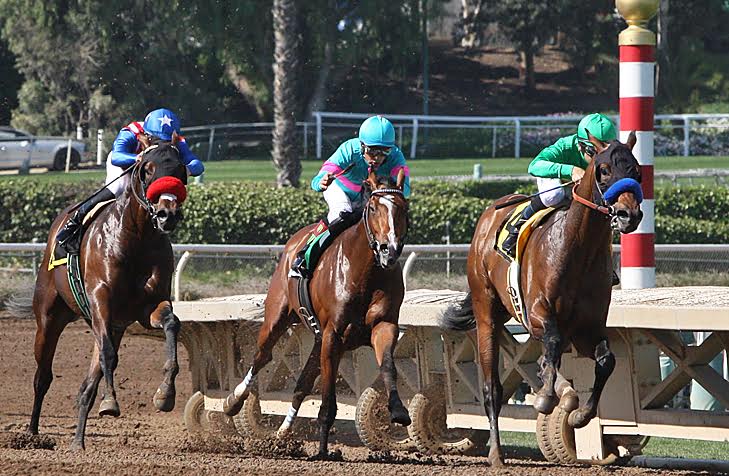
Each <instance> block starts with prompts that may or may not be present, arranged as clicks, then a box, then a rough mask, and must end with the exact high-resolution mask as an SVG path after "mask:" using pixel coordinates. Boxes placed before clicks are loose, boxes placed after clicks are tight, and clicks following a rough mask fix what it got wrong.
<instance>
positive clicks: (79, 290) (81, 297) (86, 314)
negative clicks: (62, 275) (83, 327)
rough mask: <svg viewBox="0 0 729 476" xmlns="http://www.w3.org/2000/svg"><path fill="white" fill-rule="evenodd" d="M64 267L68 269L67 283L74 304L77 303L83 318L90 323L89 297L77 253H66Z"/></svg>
mask: <svg viewBox="0 0 729 476" xmlns="http://www.w3.org/2000/svg"><path fill="white" fill-rule="evenodd" d="M66 268H67V269H68V284H69V285H70V287H71V293H72V294H73V299H74V300H75V301H76V304H78V307H79V308H80V309H81V313H82V314H83V318H84V319H86V321H88V322H89V323H91V305H90V304H89V297H88V296H87V295H86V290H85V289H84V283H83V278H82V277H81V267H80V266H79V259H78V255H75V254H69V255H68V264H67V266H66Z"/></svg>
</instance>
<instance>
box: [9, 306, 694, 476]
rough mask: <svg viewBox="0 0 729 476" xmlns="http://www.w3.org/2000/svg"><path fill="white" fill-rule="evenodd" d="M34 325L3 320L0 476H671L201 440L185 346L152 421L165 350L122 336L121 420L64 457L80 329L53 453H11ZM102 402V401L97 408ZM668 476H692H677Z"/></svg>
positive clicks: (18, 434)
mask: <svg viewBox="0 0 729 476" xmlns="http://www.w3.org/2000/svg"><path fill="white" fill-rule="evenodd" d="M34 335H35V322H34V321H32V320H13V319H2V320H0V375H2V383H0V431H1V433H0V473H1V474H23V475H25V474H34V475H38V474H78V473H84V474H106V475H108V474H115V475H130V476H140V475H146V474H198V475H199V474H210V475H212V474H226V475H227V474H231V475H233V474H235V475H240V474H253V475H257V474H260V475H272V474H312V475H314V474H316V475H322V474H328V475H344V474H346V475H348V476H355V475H366V476H377V475H407V476H415V475H428V476H431V475H432V474H434V473H438V474H441V473H447V474H463V475H473V474H486V473H488V474H509V475H537V474H539V475H544V474H554V475H570V476H576V475H588V474H589V475H595V474H597V475H600V474H603V475H638V474H667V473H666V472H665V471H653V470H645V469H638V468H615V467H613V468H598V467H587V466H573V467H560V466H555V465H550V464H548V463H546V462H545V461H543V460H542V459H541V457H540V456H539V455H538V454H535V452H534V451H533V450H528V449H518V448H509V447H507V448H506V457H507V464H508V466H507V467H506V468H504V469H499V470H496V469H494V468H490V467H489V466H488V464H487V463H486V460H485V458H480V457H429V456H423V455H417V454H405V453H402V454H400V453H398V454H394V453H393V454H379V453H378V454H375V453H372V452H370V451H369V450H367V449H366V448H364V447H362V446H360V445H359V444H358V443H357V438H356V436H353V434H352V432H353V429H352V426H351V424H349V423H347V422H337V423H336V424H335V434H334V435H333V443H332V444H331V445H330V449H332V450H337V449H338V450H340V451H341V452H342V456H343V460H344V461H327V462H319V461H308V459H307V457H308V455H312V454H314V453H315V452H316V449H317V443H316V441H315V440H314V439H312V440H308V441H304V442H303V443H301V444H300V445H296V444H293V445H291V446H290V448H289V449H291V448H293V450H295V451H286V452H284V453H285V454H282V452H280V451H279V452H277V451H275V449H272V448H271V447H270V445H269V444H268V443H266V442H258V443H254V442H246V441H243V440H242V439H240V438H237V437H227V438H224V437H221V436H208V437H200V436H194V435H190V434H188V433H187V431H186V430H185V427H184V424H183V422H182V410H183V408H184V405H185V402H186V401H187V398H188V397H189V396H190V394H191V391H192V390H191V382H190V376H189V373H188V372H187V368H188V361H187V356H186V353H185V352H184V348H182V347H181V352H180V367H181V372H180V375H179V377H178V380H177V383H178V385H177V392H178V393H177V406H176V408H175V410H174V411H172V412H171V413H166V414H165V413H160V412H157V411H156V410H155V408H154V405H153V404H152V395H153V394H154V391H155V390H156V388H157V385H158V384H159V382H160V379H161V378H162V365H163V362H164V351H163V346H162V342H156V341H152V340H149V339H144V338H140V337H129V336H127V337H125V340H124V341H123V342H122V347H121V351H120V360H119V367H118V369H117V373H116V382H118V386H117V395H118V398H119V403H120V405H121V409H122V416H121V417H119V418H116V419H113V418H109V417H106V418H103V419H102V418H99V417H98V416H96V408H94V409H93V410H92V412H91V416H90V418H89V424H88V427H87V434H86V451H85V452H82V453H78V452H72V451H70V450H69V443H70V441H71V438H72V435H73V432H74V428H75V425H76V418H77V417H76V410H75V408H74V402H75V398H76V392H77V391H78V387H79V385H80V384H81V381H82V379H83V378H84V376H85V373H86V370H87V368H88V365H89V359H90V355H91V348H92V336H91V332H90V330H89V329H88V328H87V327H86V325H85V324H84V323H81V322H76V323H73V324H71V325H69V326H68V327H67V328H66V331H65V332H64V334H63V335H62V336H61V341H60V343H59V346H58V351H57V353H56V360H55V366H54V370H55V380H54V381H53V384H52V385H51V388H50V391H49V392H48V395H47V397H46V400H45V404H44V407H43V413H42V415H41V433H42V434H43V435H47V436H48V437H50V438H52V439H53V440H54V441H55V443H56V447H55V449H53V450H43V449H13V448H12V446H14V445H15V444H17V443H18V442H21V441H23V431H24V429H25V427H26V425H27V423H28V421H29V419H30V410H31V407H32V401H33V386H32V380H33V373H34V372H35V360H34V358H33V338H34ZM97 403H98V401H97ZM671 474H696V473H690V472H685V471H684V472H681V471H676V472H672V473H671Z"/></svg>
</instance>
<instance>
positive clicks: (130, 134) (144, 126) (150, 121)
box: [105, 109, 205, 197]
mask: <svg viewBox="0 0 729 476" xmlns="http://www.w3.org/2000/svg"><path fill="white" fill-rule="evenodd" d="M173 132H177V134H178V135H179V134H180V121H179V119H177V116H176V115H175V113H173V112H172V111H170V110H169V109H155V110H154V111H152V112H150V113H149V114H147V117H146V118H145V119H144V123H141V122H131V123H129V124H128V125H126V126H124V127H123V128H122V129H121V130H120V131H119V134H117V136H116V139H114V145H113V146H112V149H111V152H109V155H108V156H107V158H106V182H105V183H109V182H111V181H112V180H114V179H116V178H117V177H119V176H120V175H121V174H122V172H124V171H125V170H126V169H128V168H129V167H131V166H132V165H134V162H135V161H136V160H137V156H138V155H139V153H140V152H141V151H142V145H141V143H140V141H139V136H140V135H143V134H147V135H152V136H155V137H159V138H160V139H162V140H164V141H169V140H172V133H173ZM177 149H178V150H179V151H180V158H181V159H182V163H184V164H185V166H187V170H188V171H189V173H190V175H192V176H198V175H200V174H201V173H203V171H204V170H205V167H204V166H203V163H202V162H201V161H200V159H198V158H197V157H196V156H195V154H193V153H192V151H190V148H189V147H188V145H187V142H185V138H184V137H182V136H181V135H180V141H179V142H178V143H177ZM128 184H129V175H126V176H124V177H122V178H120V179H119V180H117V181H115V182H114V183H112V184H111V185H109V186H108V187H107V188H108V189H109V190H110V191H111V192H112V193H113V194H114V195H115V196H116V197H118V196H120V195H121V194H122V193H123V191H124V190H125V189H126V187H127V185H128Z"/></svg>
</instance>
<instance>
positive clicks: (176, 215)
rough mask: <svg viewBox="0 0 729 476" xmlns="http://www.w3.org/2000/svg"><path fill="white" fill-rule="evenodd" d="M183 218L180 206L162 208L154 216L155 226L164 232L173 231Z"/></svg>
mask: <svg viewBox="0 0 729 476" xmlns="http://www.w3.org/2000/svg"><path fill="white" fill-rule="evenodd" d="M181 219H182V210H180V209H179V208H174V209H171V208H160V209H158V210H157V211H156V212H155V214H154V218H153V220H154V224H155V227H156V228H157V229H158V230H159V231H160V232H162V233H164V234H168V233H172V231H174V229H175V227H176V226H177V223H179V222H180V220H181Z"/></svg>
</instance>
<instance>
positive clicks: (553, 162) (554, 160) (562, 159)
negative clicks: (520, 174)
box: [529, 138, 578, 181]
mask: <svg viewBox="0 0 729 476" xmlns="http://www.w3.org/2000/svg"><path fill="white" fill-rule="evenodd" d="M575 162H577V161H575V160H574V158H571V157H570V148H569V144H568V138H562V139H559V140H558V141H557V142H555V143H554V144H552V145H550V146H548V147H545V148H544V149H543V150H542V151H541V152H540V153H539V154H538V155H537V156H536V157H535V158H534V160H532V162H531V163H530V164H529V174H530V175H533V176H534V177H541V178H559V179H562V180H566V181H569V180H571V179H572V169H573V168H574V167H575V166H576V165H578V164H577V163H575Z"/></svg>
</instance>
